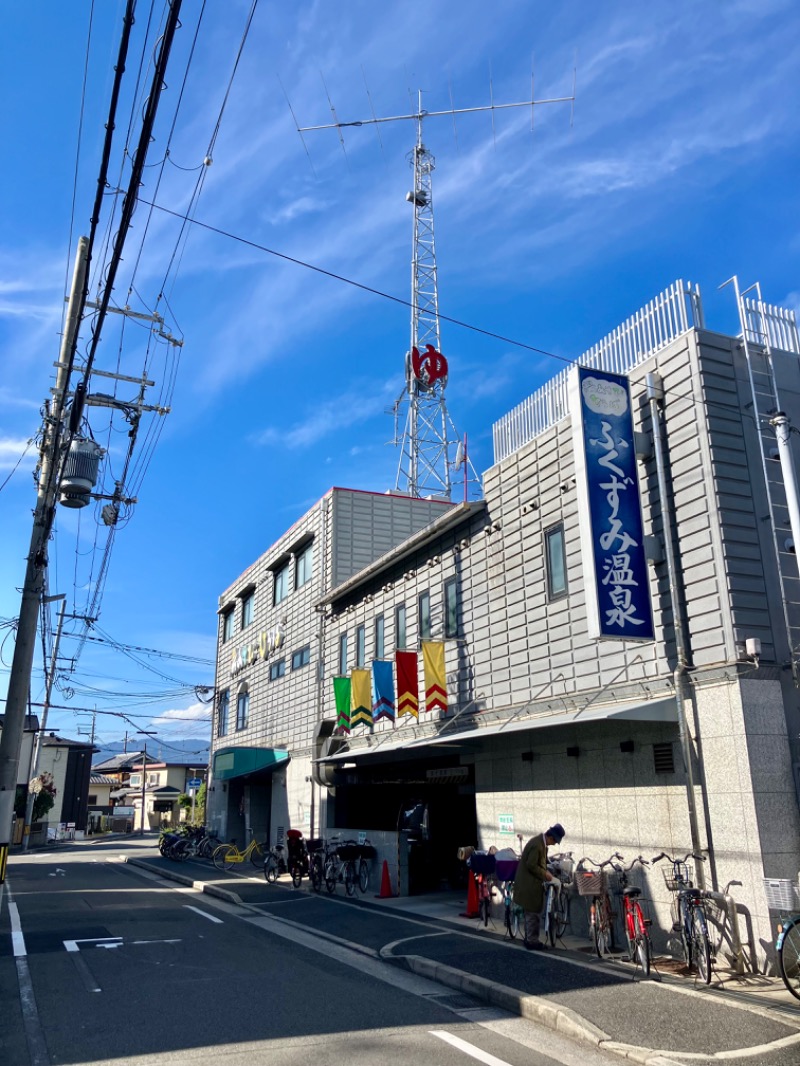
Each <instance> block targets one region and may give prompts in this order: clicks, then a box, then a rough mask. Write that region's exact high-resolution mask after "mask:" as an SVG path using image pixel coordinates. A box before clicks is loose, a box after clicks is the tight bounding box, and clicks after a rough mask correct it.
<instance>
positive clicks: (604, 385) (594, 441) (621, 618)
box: [570, 367, 655, 640]
mask: <svg viewBox="0 0 800 1066" xmlns="http://www.w3.org/2000/svg"><path fill="white" fill-rule="evenodd" d="M570 409H571V412H572V424H573V440H574V445H575V470H576V474H577V485H578V493H579V495H578V509H579V517H580V524H581V547H582V554H583V560H584V580H585V584H586V605H587V613H588V616H589V634H590V636H593V637H605V638H611V639H617V640H653V639H654V638H655V632H654V628H653V612H652V607H651V603H650V575H649V573H648V569H647V558H646V555H645V547H644V523H643V521H642V505H641V499H640V497H639V482H638V476H637V470H636V446H635V442H634V433H633V414H632V410H631V396H630V387H629V384H628V379H627V378H626V377H624V376H622V375H620V374H607V373H605V372H604V371H602V370H592V369H590V368H589V367H577V368H576V369H575V371H574V372H573V378H572V382H571V403H570ZM586 546H588V547H589V549H590V550H589V551H586V550H585V547H586Z"/></svg>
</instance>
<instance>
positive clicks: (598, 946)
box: [592, 900, 611, 959]
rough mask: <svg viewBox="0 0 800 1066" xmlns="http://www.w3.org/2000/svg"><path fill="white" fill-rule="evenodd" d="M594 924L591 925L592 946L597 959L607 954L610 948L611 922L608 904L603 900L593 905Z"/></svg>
mask: <svg viewBox="0 0 800 1066" xmlns="http://www.w3.org/2000/svg"><path fill="white" fill-rule="evenodd" d="M593 910H594V923H593V925H592V946H593V947H594V953H595V955H596V956H597V957H598V959H602V958H604V957H605V956H606V955H607V954H608V949H609V947H610V946H611V921H610V916H609V913H608V904H607V903H606V902H605V901H604V900H598V901H597V903H596V904H593Z"/></svg>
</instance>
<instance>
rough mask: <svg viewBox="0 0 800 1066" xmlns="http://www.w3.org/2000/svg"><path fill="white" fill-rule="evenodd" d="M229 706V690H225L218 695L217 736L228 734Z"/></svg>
mask: <svg viewBox="0 0 800 1066" xmlns="http://www.w3.org/2000/svg"><path fill="white" fill-rule="evenodd" d="M230 704H231V690H230V689H228V688H226V689H225V691H224V692H220V694H219V703H218V705H217V736H218V737H224V736H225V734H226V733H227V732H228V708H229V707H230Z"/></svg>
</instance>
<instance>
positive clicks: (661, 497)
mask: <svg viewBox="0 0 800 1066" xmlns="http://www.w3.org/2000/svg"><path fill="white" fill-rule="evenodd" d="M645 387H646V392H647V402H648V405H649V407H650V418H651V420H652V424H653V451H654V454H655V460H656V481H657V483H658V503H659V507H660V508H661V518H662V521H663V533H664V555H665V557H666V561H667V576H668V578H669V598H670V605H671V607H672V627H673V632H674V634H675V655H676V658H677V663H676V666H675V670H674V671H673V678H674V681H675V702H676V704H677V709H678V731H679V733H680V741H681V751H682V752H683V763H684V769H685V771H686V802H687V806H688V809H689V833H690V835H691V840H692V851H694V852H696V853H697V854H698V855H699V854H700V852H701V851H702V844H701V842H700V827H699V823H698V820H697V803H696V799H695V786H694V769H693V765H692V754H693V752H692V745H691V737H690V735H689V723H688V718H687V714H686V702H687V699H686V669H687V666H688V658H687V655H686V639H685V635H684V632H683V622H682V621H681V613H680V606H681V605H680V593H679V589H678V577H677V567H676V565H675V551H674V548H673V543H672V512H671V510H670V507H669V502H668V496H667V476H666V467H665V464H664V442H663V439H662V419H661V411H660V408H659V403H660V402H661V401H662V400H663V398H664V383H663V381H662V379H661V376H660V375H659V374H654V373H652V372H651V373H649V374H647V376H646V377H645ZM697 883H698V886H699V887H700V888H702V889H704V888H705V872H704V870H703V867H702V863H698V864H697Z"/></svg>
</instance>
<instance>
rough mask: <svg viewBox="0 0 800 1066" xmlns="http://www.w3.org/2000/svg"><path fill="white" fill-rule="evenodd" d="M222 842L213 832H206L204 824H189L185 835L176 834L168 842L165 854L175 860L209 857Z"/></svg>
mask: <svg viewBox="0 0 800 1066" xmlns="http://www.w3.org/2000/svg"><path fill="white" fill-rule="evenodd" d="M222 843H223V842H222V841H221V840H220V839H219V837H217V836H216V835H215V834H213V833H208V832H206V829H205V826H190V827H189V830H188V832H187V833H186V834H185V835H182V836H177V837H176V838H175V839H173V840H172V841H171V842H170V844H169V847H168V849H167V856H168V857H169V858H170V859H173V860H174V861H175V862H183V861H185V860H186V859H194V858H201V859H210V858H211V856H212V855H213V853H214V850H215V849H216V848H218V847H220V846H221V845H222ZM162 854H163V852H162Z"/></svg>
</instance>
